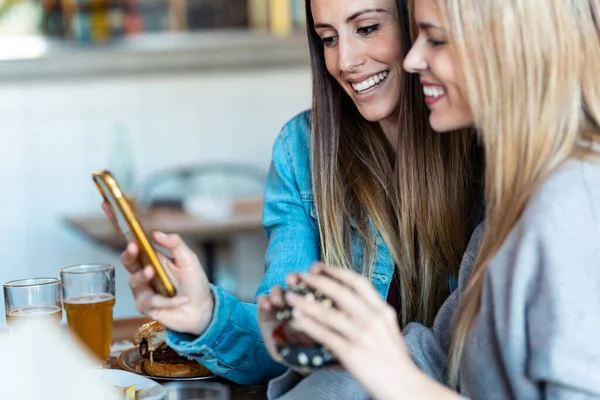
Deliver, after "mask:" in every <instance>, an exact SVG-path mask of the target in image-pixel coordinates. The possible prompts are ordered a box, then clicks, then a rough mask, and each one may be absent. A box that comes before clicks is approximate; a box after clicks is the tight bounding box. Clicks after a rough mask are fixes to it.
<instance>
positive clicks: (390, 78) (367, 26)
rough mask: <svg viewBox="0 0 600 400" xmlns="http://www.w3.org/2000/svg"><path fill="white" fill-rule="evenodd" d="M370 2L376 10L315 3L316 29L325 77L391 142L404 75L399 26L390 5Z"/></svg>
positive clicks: (338, 0) (335, 1) (343, 1)
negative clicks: (329, 75)
mask: <svg viewBox="0 0 600 400" xmlns="http://www.w3.org/2000/svg"><path fill="white" fill-rule="evenodd" d="M371 3H372V6H376V7H377V8H375V7H373V8H372V7H370V6H371V4H370V5H368V6H367V8H364V5H363V4H364V2H363V1H350V2H348V1H347V0H331V1H323V0H322V1H313V2H312V3H311V4H312V14H313V19H314V29H315V32H316V34H317V35H318V36H319V37H320V38H321V40H322V42H323V54H324V57H325V65H326V67H327V71H328V72H329V74H331V76H332V77H333V78H334V79H335V80H336V81H337V82H338V83H339V85H340V86H341V87H342V89H343V90H344V91H345V92H346V94H347V95H348V96H349V97H350V98H351V99H352V100H353V101H354V104H355V105H356V107H357V109H358V111H359V112H360V114H361V115H362V117H363V118H364V119H366V120H367V121H370V122H379V123H380V126H381V127H382V129H383V132H384V134H385V136H386V137H387V139H388V140H389V141H390V142H391V143H395V142H396V136H397V135H398V132H397V126H398V106H399V101H400V92H401V88H402V77H403V75H404V74H403V72H402V58H403V54H402V50H403V49H402V43H401V41H400V37H401V34H400V24H399V22H398V13H397V12H396V5H395V2H394V1H391V0H383V1H372V2H371ZM340 10H348V11H347V12H340ZM353 10H356V11H353Z"/></svg>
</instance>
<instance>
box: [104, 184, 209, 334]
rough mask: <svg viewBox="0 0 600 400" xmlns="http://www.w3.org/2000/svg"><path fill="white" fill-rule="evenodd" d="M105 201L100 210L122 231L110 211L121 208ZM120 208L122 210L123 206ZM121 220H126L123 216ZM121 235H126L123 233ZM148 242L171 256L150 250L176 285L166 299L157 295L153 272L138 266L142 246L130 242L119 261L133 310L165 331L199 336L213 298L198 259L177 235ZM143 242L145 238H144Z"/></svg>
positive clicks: (149, 266) (155, 236)
mask: <svg viewBox="0 0 600 400" xmlns="http://www.w3.org/2000/svg"><path fill="white" fill-rule="evenodd" d="M101 182H102V181H101ZM117 187H118V186H117ZM100 188H101V187H99V189H100ZM101 193H103V192H102V191H101ZM121 195H122V194H121ZM109 199H110V198H106V196H105V201H104V203H103V204H102V208H103V210H104V212H105V213H106V215H107V217H108V218H109V219H110V220H111V222H112V223H113V225H114V226H115V227H116V228H117V229H118V230H120V231H123V230H124V229H122V228H121V226H122V224H123V220H118V215H119V214H117V213H115V211H114V210H115V209H119V210H121V208H119V204H116V205H113V204H112V203H111V202H110V200H109ZM125 203H126V202H125ZM121 206H123V209H126V208H125V207H126V206H125V205H123V204H121ZM129 211H130V212H131V210H129ZM130 216H131V215H130ZM134 217H135V216H134ZM121 218H126V215H125V216H121ZM136 220H137V219H136ZM138 225H139V222H138ZM127 226H129V225H127ZM140 228H141V225H140ZM125 229H127V228H125ZM124 235H125V236H127V235H126V234H125V233H124ZM129 236H130V237H131V235H129ZM144 236H145V235H144ZM133 239H135V237H133ZM151 239H152V240H153V241H154V242H155V243H156V244H157V245H158V246H160V247H162V248H164V249H165V250H166V251H167V252H169V253H170V254H171V255H172V258H169V257H166V256H165V255H164V254H162V253H161V252H159V251H155V250H154V249H152V250H153V253H154V254H155V256H156V258H157V259H158V260H159V261H160V266H161V268H163V269H164V271H166V273H167V274H169V279H170V280H171V282H173V283H175V282H178V287H177V295H175V296H174V297H168V296H164V295H161V294H157V290H156V289H155V283H154V282H155V281H156V280H157V273H156V269H155V268H154V266H153V265H152V264H150V263H142V258H143V257H141V254H142V251H143V250H142V247H141V246H139V245H138V242H137V240H130V241H129V243H128V244H127V248H126V250H125V251H124V252H123V254H122V256H121V262H122V263H123V265H124V266H125V268H126V269H127V270H128V271H129V272H130V273H131V276H130V277H129V286H130V287H131V290H132V293H133V296H134V298H135V305H136V308H137V309H138V311H139V312H141V313H142V314H145V315H147V316H149V317H151V318H153V319H155V320H157V321H159V322H161V323H163V324H164V325H165V326H166V327H168V328H169V329H172V330H175V331H178V332H185V333H190V334H193V335H200V334H202V333H203V332H204V330H205V329H206V327H207V326H208V324H209V323H210V321H211V320H212V316H213V312H214V299H213V297H212V292H211V289H210V285H209V283H208V278H207V277H206V274H205V273H204V270H203V269H202V266H201V265H200V262H199V261H198V257H197V256H196V254H194V252H193V251H192V250H191V249H190V248H189V247H188V246H187V245H186V244H185V242H184V241H183V239H182V238H181V237H180V236H179V235H177V234H164V233H161V232H154V233H153V234H152V236H151ZM146 240H149V238H147V237H146Z"/></svg>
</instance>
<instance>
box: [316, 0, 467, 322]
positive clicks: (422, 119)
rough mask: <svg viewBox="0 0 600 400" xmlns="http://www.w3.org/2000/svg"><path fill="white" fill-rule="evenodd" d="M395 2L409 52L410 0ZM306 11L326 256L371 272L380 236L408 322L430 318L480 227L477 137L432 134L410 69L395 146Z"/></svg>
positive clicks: (330, 260)
mask: <svg viewBox="0 0 600 400" xmlns="http://www.w3.org/2000/svg"><path fill="white" fill-rule="evenodd" d="M397 8H398V17H399V23H400V29H401V32H402V37H401V38H400V40H401V43H402V46H403V53H404V54H403V56H406V54H407V53H408V51H409V49H410V47H411V45H412V40H411V32H410V18H409V10H408V5H407V0H397ZM306 13H307V33H308V41H309V49H310V55H311V60H312V75H313V104H312V143H311V157H312V164H311V165H312V167H311V168H312V182H313V188H314V189H313V190H314V200H315V208H316V212H317V220H318V225H319V231H320V239H321V252H322V258H323V260H324V261H325V262H326V263H328V264H333V265H340V266H342V267H345V268H353V265H355V264H358V263H360V265H361V269H362V272H363V273H364V274H366V275H368V276H371V275H372V273H373V267H374V262H375V259H376V255H377V243H378V235H381V239H382V240H383V241H384V243H385V244H386V246H387V248H388V249H389V251H390V253H391V256H392V257H393V261H394V262H395V264H396V266H397V276H398V280H399V294H400V322H401V324H402V326H404V325H405V324H406V323H408V322H410V321H419V322H422V323H425V324H431V323H432V322H433V319H434V317H435V314H436V313H437V310H438V309H439V307H440V306H441V304H442V302H443V301H444V300H445V299H446V298H447V296H448V295H449V284H448V278H449V276H450V275H451V274H453V273H456V272H457V269H458V266H459V264H460V260H461V257H462V254H463V252H464V250H465V247H466V244H467V241H468V238H469V235H470V233H471V231H472V228H473V226H472V218H471V217H472V215H471V213H473V211H474V209H475V208H476V206H475V205H474V203H475V201H474V198H473V193H474V191H473V190H472V189H473V168H474V167H473V162H472V159H473V154H474V153H475V152H474V150H473V147H474V144H473V138H472V136H470V135H468V134H467V133H464V132H463V133H451V134H439V133H435V132H432V131H431V129H430V128H429V124H428V113H427V110H426V107H425V103H424V99H423V94H422V89H421V86H420V84H419V81H418V77H417V76H415V75H411V74H403V77H402V80H403V82H402V95H401V96H400V97H401V100H400V104H399V121H398V141H397V148H396V149H391V148H390V146H389V144H388V142H387V141H386V139H385V137H384V134H383V132H382V130H381V128H380V127H379V125H378V124H377V123H372V122H369V121H366V120H365V119H364V118H363V117H362V116H361V115H360V113H359V112H358V110H357V108H356V106H355V105H354V103H353V102H352V100H351V99H350V98H349V97H348V96H347V95H346V94H345V93H344V91H343V90H342V88H341V87H340V85H339V84H338V83H337V82H336V80H335V79H334V78H333V77H332V76H331V75H330V74H329V73H328V72H327V68H326V65H325V58H324V52H323V45H322V42H321V40H320V38H319V36H318V35H317V34H316V32H315V31H314V29H313V28H312V27H313V25H314V20H313V17H312V12H311V8H310V0H306ZM353 222H354V223H355V224H354V226H352V225H353ZM352 229H355V230H356V233H357V235H358V237H359V238H360V242H361V244H362V246H363V247H364V253H363V257H362V259H361V260H353V259H352V251H351V246H352V243H351V239H350V238H351V232H352Z"/></svg>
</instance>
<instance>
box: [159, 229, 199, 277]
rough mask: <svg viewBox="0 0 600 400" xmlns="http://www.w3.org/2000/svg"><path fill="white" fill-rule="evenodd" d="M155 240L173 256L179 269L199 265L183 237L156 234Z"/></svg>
mask: <svg viewBox="0 0 600 400" xmlns="http://www.w3.org/2000/svg"><path fill="white" fill-rule="evenodd" d="M152 236H153V238H154V240H155V241H156V243H158V244H159V245H161V246H163V247H164V248H166V249H167V250H169V251H170V252H171V254H172V255H173V260H174V264H175V265H176V266H177V267H179V268H185V267H188V266H191V265H193V264H195V263H197V264H199V262H198V259H197V258H196V255H195V254H194V252H193V251H192V250H190V248H189V247H188V246H187V245H186V244H185V242H184V241H183V239H182V238H181V236H179V235H178V234H176V233H171V234H166V233H163V232H154V233H153V235H152Z"/></svg>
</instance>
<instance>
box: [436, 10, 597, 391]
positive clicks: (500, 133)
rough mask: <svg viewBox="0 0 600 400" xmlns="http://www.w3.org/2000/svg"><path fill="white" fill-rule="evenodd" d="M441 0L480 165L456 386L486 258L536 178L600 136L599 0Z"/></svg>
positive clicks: (454, 368) (455, 359) (456, 342)
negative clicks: (482, 208) (477, 222)
mask: <svg viewBox="0 0 600 400" xmlns="http://www.w3.org/2000/svg"><path fill="white" fill-rule="evenodd" d="M439 2H440V6H441V10H442V11H443V14H444V15H445V17H446V18H445V20H446V22H447V23H448V29H449V31H450V41H451V46H452V48H453V51H454V55H455V59H456V61H457V64H458V69H459V70H460V71H461V73H462V78H463V82H464V94H465V95H466V98H467V100H468V102H469V104H470V106H471V109H472V111H473V114H474V117H475V121H476V126H477V128H478V130H479V132H480V133H481V135H482V137H483V143H484V148H485V166H486V171H485V179H484V181H485V190H484V195H485V205H486V232H485V235H484V238H483V242H482V245H481V248H480V252H479V255H478V258H477V261H476V263H475V267H474V269H473V272H472V274H471V276H470V279H469V283H468V285H467V287H466V290H465V294H464V296H463V298H462V300H461V304H460V307H459V313H458V317H457V319H456V325H455V327H454V332H453V338H452V345H451V349H450V355H449V380H450V384H451V385H453V386H457V385H458V371H459V365H460V360H461V355H462V352H463V350H464V346H465V342H466V340H467V335H468V333H469V330H470V329H471V327H472V326H473V323H474V321H475V319H476V318H477V316H478V314H479V310H480V301H481V292H482V286H483V281H484V276H485V272H486V267H487V265H488V263H489V262H490V259H491V258H492V257H493V256H494V254H495V253H496V252H497V251H498V249H499V248H500V246H501V245H502V242H503V241H504V240H505V239H506V237H507V235H508V234H509V232H510V230H511V229H512V228H513V226H514V225H515V223H516V222H517V220H518V219H519V218H520V216H521V214H522V212H523V210H524V208H525V206H526V204H527V202H528V200H529V198H530V197H531V195H532V193H533V192H535V190H536V189H537V187H538V186H539V185H540V183H541V182H542V181H543V180H544V179H546V178H547V177H548V176H549V175H550V174H551V173H552V172H553V171H554V170H555V169H556V168H557V167H559V166H560V165H561V164H563V163H564V162H565V161H566V160H568V159H571V158H574V157H582V156H587V155H589V153H590V150H589V149H590V146H589V144H591V143H592V144H593V143H595V142H598V141H599V137H600V134H599V132H600V74H599V73H598V66H600V36H599V35H600V30H599V26H598V24H599V22H600V0H512V1H507V0H486V1H481V0H439ZM582 143H583V144H584V145H582Z"/></svg>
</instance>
